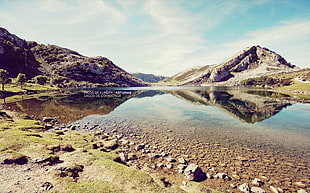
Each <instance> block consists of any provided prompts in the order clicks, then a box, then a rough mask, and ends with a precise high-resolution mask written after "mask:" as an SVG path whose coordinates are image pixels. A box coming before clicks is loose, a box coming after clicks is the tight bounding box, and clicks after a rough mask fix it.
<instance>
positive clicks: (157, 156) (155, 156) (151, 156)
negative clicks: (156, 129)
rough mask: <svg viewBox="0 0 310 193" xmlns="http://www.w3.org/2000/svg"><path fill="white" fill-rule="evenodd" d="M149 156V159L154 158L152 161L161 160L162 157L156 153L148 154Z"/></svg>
mask: <svg viewBox="0 0 310 193" xmlns="http://www.w3.org/2000/svg"><path fill="white" fill-rule="evenodd" d="M147 155H148V156H149V158H152V159H154V158H155V159H157V158H160V155H158V154H156V153H148V154H147Z"/></svg>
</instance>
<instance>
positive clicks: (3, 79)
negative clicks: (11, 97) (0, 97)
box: [0, 69, 9, 90]
mask: <svg viewBox="0 0 310 193" xmlns="http://www.w3.org/2000/svg"><path fill="white" fill-rule="evenodd" d="M8 82H9V72H8V71H7V70H5V69H0V83H1V84H2V90H4V85H5V84H6V83H8Z"/></svg>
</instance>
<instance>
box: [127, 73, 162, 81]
mask: <svg viewBox="0 0 310 193" xmlns="http://www.w3.org/2000/svg"><path fill="white" fill-rule="evenodd" d="M132 75H134V76H135V77H137V78H139V79H141V80H143V81H145V82H151V83H156V82H159V81H161V80H164V79H166V78H168V77H166V76H156V75H154V74H144V73H132Z"/></svg>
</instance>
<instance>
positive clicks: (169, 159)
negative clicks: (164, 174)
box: [166, 157, 177, 162]
mask: <svg viewBox="0 0 310 193" xmlns="http://www.w3.org/2000/svg"><path fill="white" fill-rule="evenodd" d="M166 160H167V161H168V162H176V161H177V160H175V159H174V158H172V157H168V158H167V159H166Z"/></svg>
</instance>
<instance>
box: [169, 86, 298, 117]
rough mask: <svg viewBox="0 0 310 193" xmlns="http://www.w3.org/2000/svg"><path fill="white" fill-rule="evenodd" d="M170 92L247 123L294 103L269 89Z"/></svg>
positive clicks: (268, 115)
mask: <svg viewBox="0 0 310 193" xmlns="http://www.w3.org/2000/svg"><path fill="white" fill-rule="evenodd" d="M170 93H171V94H173V95H174V96H176V97H178V98H181V99H183V100H185V101H187V102H190V103H193V104H196V105H210V106H216V107H218V108H220V109H223V110H224V111H225V112H227V113H229V114H230V115H232V116H234V117H235V118H237V119H239V120H240V121H244V122H247V123H255V122H259V121H262V120H265V119H267V118H269V117H271V116H273V115H275V114H277V113H278V112H280V111H281V110H282V109H283V108H285V107H287V106H290V105H291V104H292V103H294V101H290V100H288V98H287V97H288V96H287V95H281V94H276V93H273V92H270V91H249V90H240V89H228V90H213V89H197V90H176V91H171V92H170ZM279 99H281V100H279Z"/></svg>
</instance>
